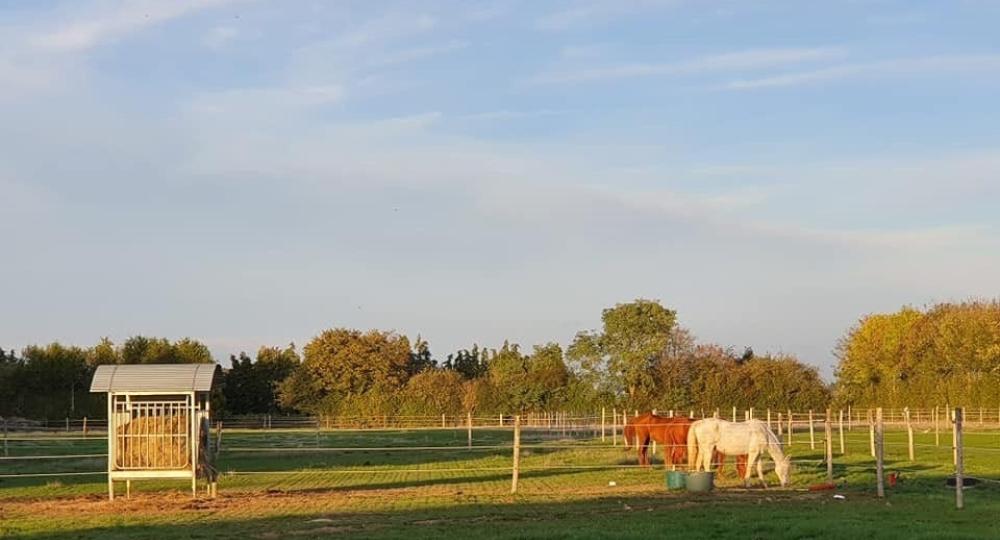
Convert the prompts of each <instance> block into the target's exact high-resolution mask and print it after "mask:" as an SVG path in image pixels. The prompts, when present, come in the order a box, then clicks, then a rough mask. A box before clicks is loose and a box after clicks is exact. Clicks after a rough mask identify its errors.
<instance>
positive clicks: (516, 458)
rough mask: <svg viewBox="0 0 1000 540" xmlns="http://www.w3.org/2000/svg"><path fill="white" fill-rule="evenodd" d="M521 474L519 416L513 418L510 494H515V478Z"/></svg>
mask: <svg viewBox="0 0 1000 540" xmlns="http://www.w3.org/2000/svg"><path fill="white" fill-rule="evenodd" d="M520 472H521V415H516V416H514V465H513V469H512V471H511V477H510V492H511V493H517V477H518V475H519V474H520Z"/></svg>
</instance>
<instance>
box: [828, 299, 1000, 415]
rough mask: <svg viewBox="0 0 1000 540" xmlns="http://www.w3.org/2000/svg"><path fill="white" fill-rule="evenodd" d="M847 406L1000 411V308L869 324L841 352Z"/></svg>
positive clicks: (912, 313) (873, 318)
mask: <svg viewBox="0 0 1000 540" xmlns="http://www.w3.org/2000/svg"><path fill="white" fill-rule="evenodd" d="M836 352H837V357H838V366H837V372H836V376H837V386H836V391H835V397H836V399H837V401H838V402H841V403H845V404H846V403H853V404H857V405H871V406H876V405H878V406H886V407H907V406H908V407H928V406H934V405H941V404H946V403H950V404H952V405H963V406H970V407H989V408H991V409H992V408H994V407H997V406H998V405H1000V302H998V301H996V300H993V301H984V300H972V301H967V302H961V303H941V304H937V305H934V306H931V307H929V308H927V309H923V310H920V309H916V308H912V307H904V308H902V309H900V310H899V311H897V312H895V313H881V314H872V315H868V316H866V317H863V318H862V319H861V320H860V321H859V322H858V323H857V324H856V325H855V326H854V327H852V328H851V329H850V330H849V331H848V332H847V334H846V335H845V336H844V337H843V339H841V341H840V343H839V344H838V346H837V351H836Z"/></svg>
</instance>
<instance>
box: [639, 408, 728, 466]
mask: <svg viewBox="0 0 1000 540" xmlns="http://www.w3.org/2000/svg"><path fill="white" fill-rule="evenodd" d="M631 420H632V422H630V423H626V425H625V428H624V430H623V432H624V435H625V440H626V441H634V442H635V444H636V451H637V453H638V455H639V464H640V465H646V466H649V465H650V460H649V455H648V448H649V442H650V440H653V441H656V442H658V443H660V444H661V445H663V466H664V467H670V466H671V465H673V464H675V463H686V461H687V436H688V430H689V429H690V428H691V423H692V422H694V420H692V419H690V418H687V417H674V418H668V417H665V416H658V415H655V414H653V413H646V414H643V415H640V416H636V417H634V418H632V419H631ZM630 428H631V429H630ZM725 459H726V456H725V455H723V454H721V453H718V452H716V453H715V454H714V457H713V461H714V462H716V463H718V464H719V468H718V474H719V476H722V471H723V464H724V461H725ZM746 461H747V456H745V455H743V456H736V470H737V472H738V473H739V474H740V477H741V478H742V477H743V476H744V472H745V471H746Z"/></svg>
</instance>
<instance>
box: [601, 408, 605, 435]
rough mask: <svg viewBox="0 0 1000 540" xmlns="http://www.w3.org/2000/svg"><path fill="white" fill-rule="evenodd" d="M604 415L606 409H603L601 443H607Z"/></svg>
mask: <svg viewBox="0 0 1000 540" xmlns="http://www.w3.org/2000/svg"><path fill="white" fill-rule="evenodd" d="M604 413H605V409H604V407H601V442H604V441H605V436H604V426H605V423H604V422H605V421H604Z"/></svg>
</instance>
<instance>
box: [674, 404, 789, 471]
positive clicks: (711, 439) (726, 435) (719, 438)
mask: <svg viewBox="0 0 1000 540" xmlns="http://www.w3.org/2000/svg"><path fill="white" fill-rule="evenodd" d="M687 442H688V464H689V465H690V468H691V470H692V471H697V470H699V469H702V470H705V471H710V470H712V455H713V454H714V452H715V451H718V452H720V453H722V454H725V455H727V456H741V455H744V454H746V456H747V468H746V473H745V476H744V478H743V483H744V485H746V484H748V483H749V482H750V475H751V474H752V470H753V469H752V468H751V467H753V466H754V463H756V464H757V476H758V477H760V481H761V483H762V484H764V487H767V482H765V481H764V470H763V466H762V465H761V459H760V456H761V454H762V453H763V452H764V451H767V452H768V453H769V454H770V455H771V459H772V460H774V472H775V474H777V475H778V480H779V481H780V482H781V485H782V487H784V486H787V485H788V471H789V468H790V465H791V458H790V457H787V456H785V454H784V452H782V451H781V441H780V440H778V437H776V436H775V435H774V433H772V432H771V430H770V429H768V427H767V424H765V423H763V422H761V421H760V420H748V421H746V422H740V423H735V422H727V421H725V420H720V419H718V418H706V419H704V420H698V421H697V422H694V423H692V424H691V429H689V430H688V441H687Z"/></svg>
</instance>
